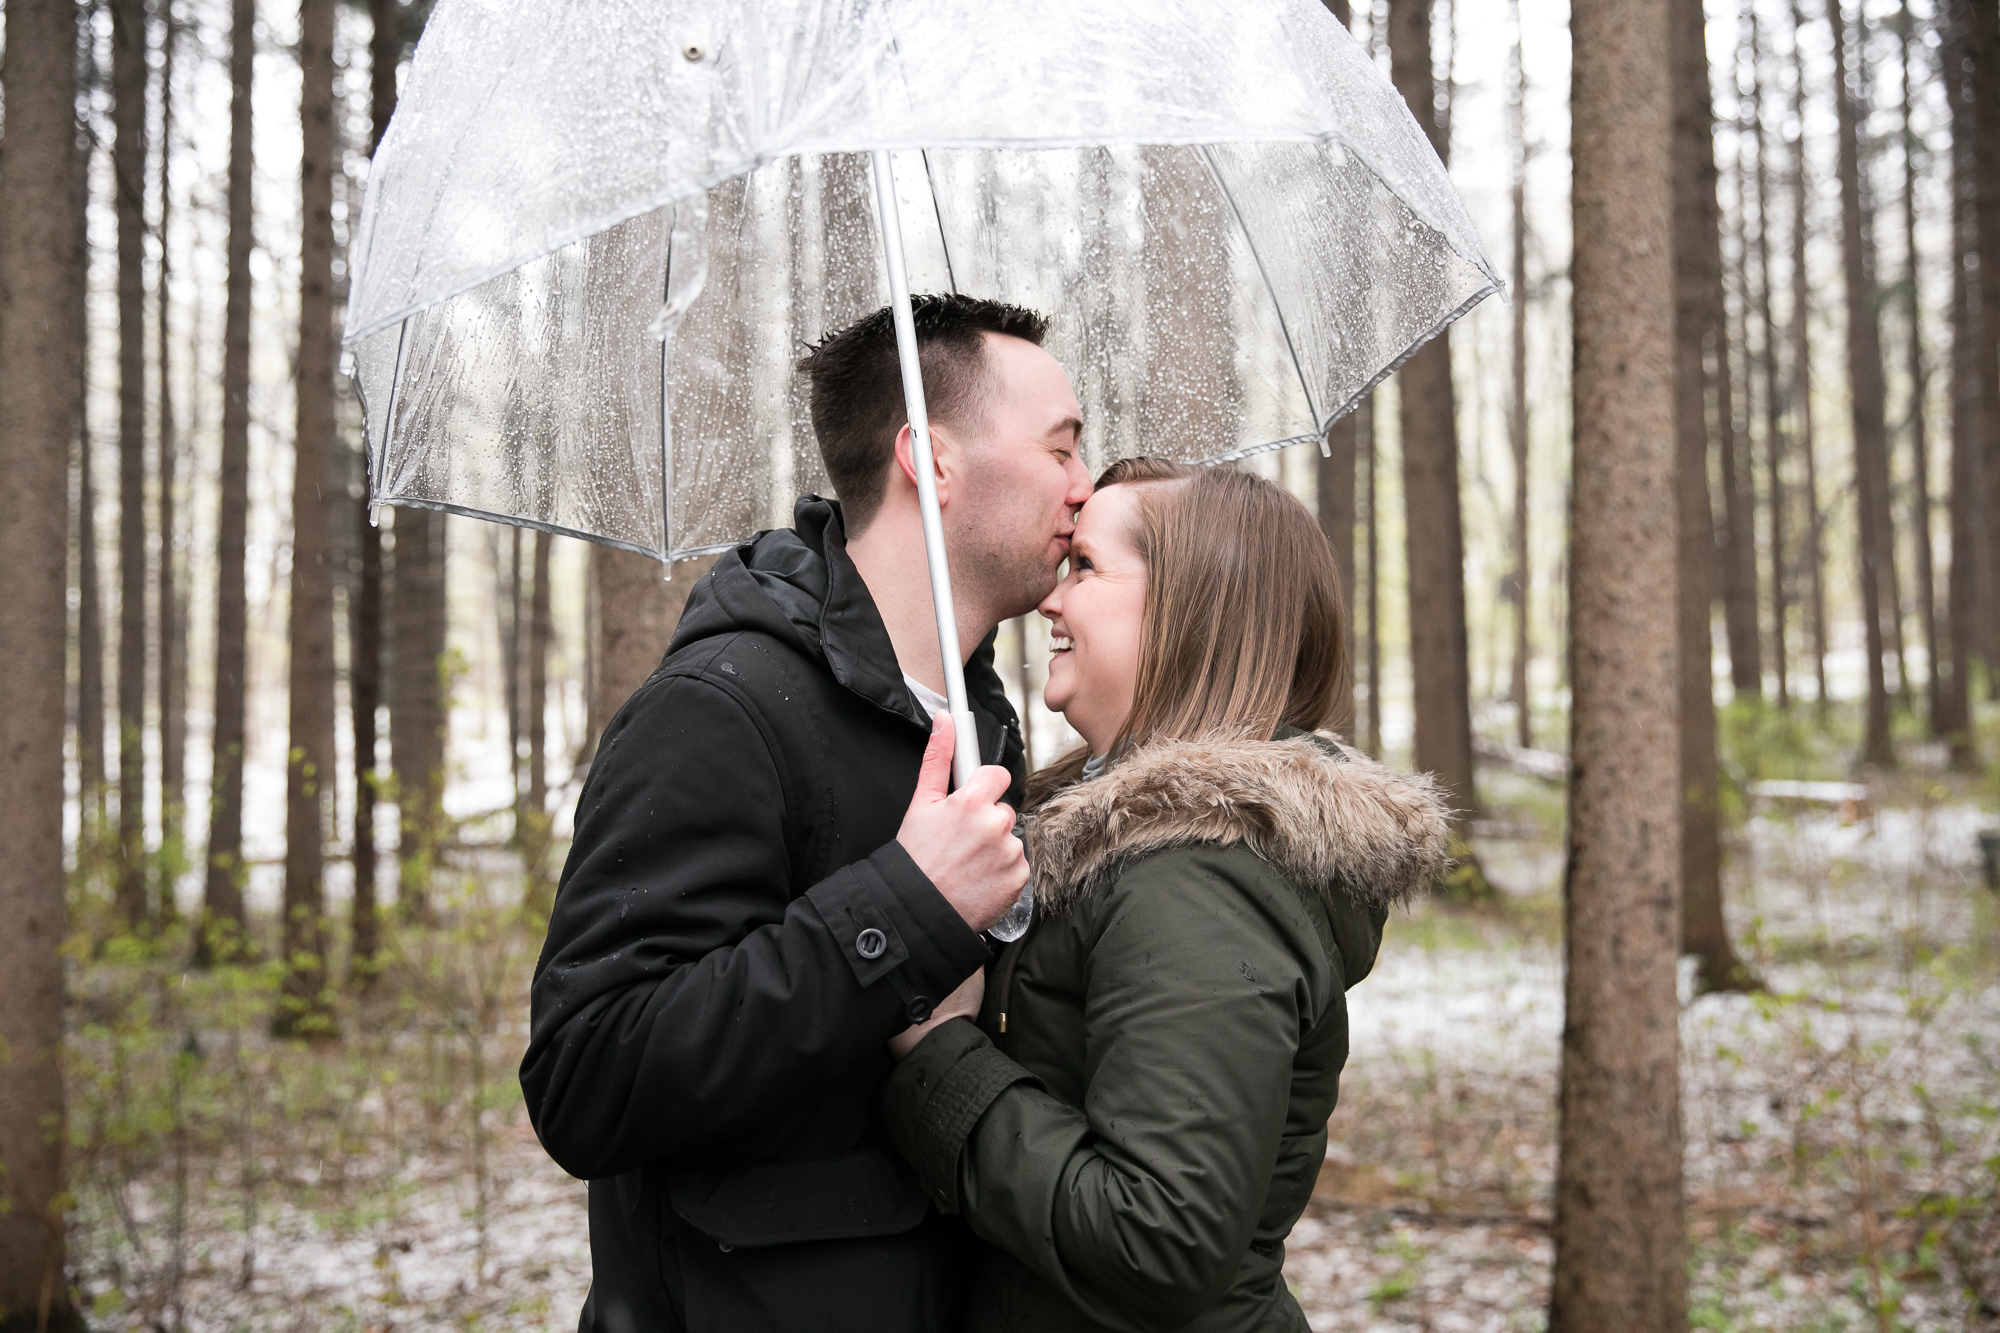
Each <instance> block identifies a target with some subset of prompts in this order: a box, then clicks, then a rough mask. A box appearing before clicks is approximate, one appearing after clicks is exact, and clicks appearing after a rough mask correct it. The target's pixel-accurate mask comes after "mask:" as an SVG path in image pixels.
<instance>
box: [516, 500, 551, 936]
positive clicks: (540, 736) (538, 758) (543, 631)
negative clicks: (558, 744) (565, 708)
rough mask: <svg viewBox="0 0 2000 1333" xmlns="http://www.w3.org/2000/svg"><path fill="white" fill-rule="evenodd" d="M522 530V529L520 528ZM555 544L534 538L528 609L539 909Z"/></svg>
mask: <svg viewBox="0 0 2000 1333" xmlns="http://www.w3.org/2000/svg"><path fill="white" fill-rule="evenodd" d="M517 531H518V529H517ZM553 541H554V539H553V538H551V537H550V536H549V534H548V533H546V532H537V533H536V534H535V551H534V556H533V561H534V575H535V589H534V593H533V595H532V596H531V598H530V601H529V607H528V701H527V708H526V712H527V714H528V807H527V808H528V836H527V840H526V843H525V848H524V849H525V852H526V855H527V862H528V882H529V884H530V885H531V887H532V888H533V891H534V894H535V900H536V903H537V905H541V904H542V903H544V901H553V900H552V899H549V898H548V896H547V895H546V894H545V892H544V890H543V886H544V885H547V886H548V887H550V888H553V887H554V886H553V884H551V883H550V882H549V864H548V862H549V776H548V762H549V761H548V720H547V712H548V699H549V641H550V640H551V639H552V638H554V637H555V623H554V618H553V607H552V605H551V602H550V598H549V593H550V588H549V554H550V553H549V547H550V545H551V543H552V542H553Z"/></svg>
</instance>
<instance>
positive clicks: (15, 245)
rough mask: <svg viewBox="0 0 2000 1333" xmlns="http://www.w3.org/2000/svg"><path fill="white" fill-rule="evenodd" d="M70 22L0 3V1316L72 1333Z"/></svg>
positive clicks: (40, 2) (73, 18) (33, 3)
mask: <svg viewBox="0 0 2000 1333" xmlns="http://www.w3.org/2000/svg"><path fill="white" fill-rule="evenodd" d="M77 13H78V11H77V8H76V6H75V5H74V4H72V3H70V2H69V0H8V4H7V9H6V48H5V49H6V57H5V64H4V66H0V82H4V85H5V88H6V97H7V129H6V134H5V135H4V137H0V366H4V367H5V368H6V371H5V373H4V374H0V495H5V496H6V499H7V503H6V505H5V506H4V507H0V569H5V570H6V571H7V581H8V587H7V596H6V597H4V598H0V674H4V676H5V679H6V681H7V706H6V707H5V708H0V846H4V847H5V848H6V855H5V856H0V915H4V918H5V920H6V922H7V928H6V930H4V931H0V1051H4V1052H5V1053H6V1055H5V1064H6V1068H5V1070H4V1072H0V1162H4V1163H5V1164H6V1178H5V1185H4V1191H5V1197H6V1200H7V1204H6V1206H5V1207H0V1311H4V1312H5V1316H6V1317H7V1319H8V1326H9V1327H10V1328H12V1327H19V1328H21V1329H24V1330H25V1329H34V1328H45V1329H57V1330H63V1331H64V1333H68V1331H69V1330H78V1331H79V1333H80V1331H81V1330H82V1328H83V1327H84V1325H83V1320H82V1318H81V1317H80V1315H79V1314H78V1312H77V1311H76V1310H74V1309H73V1308H71V1306H70V1302H69V1284H68V1279H67V1274H66V1273H65V1271H64V1265H65V1254H64V1248H65V1247H64V1240H63V1237H64V1230H65V1228H64V1211H65V1203H64V1200H65V1197H66V1193H65V1183H64V1180H63V1155H64V1154H63V1148H64V1144H65V1141H66V1139H65V1132H64V1130H65V1120H64V1115H65V1100H64V1095H63V1072H62V1041H63V956H62V946H63V940H64V937H65V936H66V935H67V933H68V922H67V912H66V908H65V903H64V899H63V846H62V823H63V753H62V739H63V688H64V673H63V655H64V637H65V635H64V630H65V627H66V622H67V620H68V616H69V611H68V599H67V597H66V595H65V590H64V586H63V585H64V562H63V560H61V559H60V558H51V553H59V552H62V551H64V550H66V549H67V543H68V540H69V532H68V526H69V525H68V514H69V448H70V439H71V436H72V432H73V431H74V430H75V426H76V422H75V412H76V400H77V376H78V367H79V360H78V356H77V340H76V337H75V334H74V331H73V330H72V329H71V328H70V327H69V325H70V322H71V320H72V319H74V318H75V316H76V304H77V303H76V287H75V282H76V277H75V274H76V268H77V266H78V264H79V262H80V256H79V254H78V253H77V250H76V242H77V220H76V208H77V199H76V195H75V193H74V192H73V189H72V185H73V179H74V173H75V172H76V170H77V168H78V162H77V152H76V125H77V121H76V110H77V108H76V63H77V62H76V42H77Z"/></svg>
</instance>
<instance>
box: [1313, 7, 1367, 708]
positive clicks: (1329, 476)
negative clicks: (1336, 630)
mask: <svg viewBox="0 0 2000 1333" xmlns="http://www.w3.org/2000/svg"><path fill="white" fill-rule="evenodd" d="M1326 7H1327V10H1328V11H1329V12H1330V13H1331V14H1332V15H1333V17H1334V20H1335V22H1337V23H1339V24H1340V26H1341V27H1343V28H1345V27H1349V26H1351V25H1352V24H1353V22H1354V14H1353V10H1352V8H1351V7H1350V5H1349V3H1348V0H1326ZM1357 425H1358V423H1357V422H1356V421H1355V414H1354V413H1352V412H1350V413H1348V414H1347V415H1346V416H1344V417H1342V418H1341V419H1340V420H1338V421H1336V422H1334V423H1333V424H1332V425H1331V426H1329V427H1327V431H1326V444H1325V447H1324V450H1323V451H1322V452H1321V454H1320V458H1319V476H1318V479H1317V480H1318V486H1317V492H1318V504H1319V526H1320V530H1321V531H1322V532H1324V533H1325V534H1326V539H1327V541H1328V542H1329V543H1331V544H1332V546H1333V558H1334V561H1335V563H1336V564H1338V565H1339V567H1340V594H1341V596H1340V604H1341V607H1342V608H1343V610H1345V612H1346V615H1345V617H1344V618H1343V619H1342V621H1341V625H1342V629H1343V631H1344V632H1345V634H1346V636H1347V644H1346V648H1347V653H1346V658H1347V662H1348V670H1347V672H1346V673H1345V675H1344V676H1343V677H1342V679H1341V681H1340V687H1339V691H1340V692H1339V694H1338V696H1337V697H1336V698H1335V701H1334V707H1333V724H1332V725H1333V728H1334V730H1336V731H1338V732H1340V733H1341V734H1342V735H1345V736H1348V737H1350V738H1351V737H1352V736H1353V735H1354V733H1355V718H1354V674H1355V673H1354V669H1353V663H1354V647H1355V642H1354V466H1355V445H1356V441H1357V436H1356V434H1355V429H1356V426H1357Z"/></svg>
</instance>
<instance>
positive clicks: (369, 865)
mask: <svg viewBox="0 0 2000 1333" xmlns="http://www.w3.org/2000/svg"><path fill="white" fill-rule="evenodd" d="M400 16H401V11H400V9H399V8H398V6H397V3H396V0H368V20H369V23H370V25H371V28H370V38H369V43H368V58H369V67H368V113H369V114H368V118H369V135H368V152H369V155H370V156H371V157H372V156H374V153H375V150H376V149H378V148H380V147H381V146H382V136H383V134H384V133H386V132H387V131H388V128H389V118H390V116H392V115H394V114H395V111H396V66H397V65H398V64H399V63H400V62H401V60H402V50H403V40H402V30H401V22H400ZM362 462H363V465H364V475H365V471H366V466H365V465H366V462H367V459H366V456H365V453H364V456H363V459H362ZM369 499H370V497H369V496H367V495H365V494H364V495H363V496H362V497H361V500H360V502H359V503H358V504H357V505H356V506H355V511H354V519H355V525H354V535H355V542H354V582H353V586H352V587H351V588H350V589H349V592H348V598H347V653H348V665H347V699H348V721H349V725H350V727H351V728H352V730H353V735H354V831H353V834H352V836H351V840H352V842H353V844H354V898H353V901H352V903H351V904H350V907H349V916H348V922H349V926H348V931H349V935H350V944H349V948H350V949H351V950H352V959H353V961H352V962H351V964H350V965H349V968H348V976H349V978H350V980H351V981H353V982H354V983H356V984H358V985H360V986H362V987H366V986H368V985H370V984H372V982H373V981H374V978H375V973H376V969H377V958H378V955H379V954H380V952H381V948H382V924H381V910H380V904H379V894H378V892H377V888H376V882H375V871H376V855H375V802H376V798H377V796H378V794H379V792H380V790H381V778H380V774H379V772H378V771H377V769H376V765H375V749H376V744H377V742H378V741H379V740H380V739H381V733H380V731H379V730H378V728H377V725H376V713H377V712H378V711H380V709H381V707H382V530H381V529H380V528H379V527H377V526H376V525H375V521H374V516H373V514H372V513H371V507H370V504H369Z"/></svg>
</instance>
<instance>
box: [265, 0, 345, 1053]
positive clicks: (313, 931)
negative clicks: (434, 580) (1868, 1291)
mask: <svg viewBox="0 0 2000 1333" xmlns="http://www.w3.org/2000/svg"><path fill="white" fill-rule="evenodd" d="M334 3H335V0H301V3H300V5H299V75H300V89H299V217H300V227H299V358H298V393H297V399H298V419H297V427H296V431H295V435H294V439H295V445H294V452H295V462H294V464H293V473H292V587H291V647H292V651H291V674H290V684H291V689H290V695H291V705H290V738H291V739H290V745H289V747H288V751H287V758H286V763H285V900H284V912H285V920H284V951H285V981H284V991H283V995H282V997H281V1000H280V1003H279V1006H278V1009H277V1011H276V1013H275V1014H274V1015H273V1017H272V1029H273V1031H275V1032H276V1033H278V1034H279V1035H282V1036H326V1035H329V1034H330V1033H331V1030H332V1023H333V1015H332V1010H331V1006H330V1004H329V999H328V993H327V985H328V983H327V960H326V948H327V931H326V884H325V873H326V865H325V844H326V840H327V837H328V835H329V834H330V832H331V830H332V819H331V817H330V816H331V814H332V807H333V777H334V771H335V770H334V743H333V726H334V721H333V712H334V706H333V561H332V554H333V553H332V550H331V549H330V545H331V543H330V540H329V539H330V536H331V533H330V531H329V523H328V514H329V511H330V510H331V509H332V506H331V505H330V504H329V503H328V496H327V492H328V490H329V488H330V485H331V481H332V477H333V443H334V435H335V432H336V425H335V420H334V401H333V394H334V383H333V376H334V361H335V352H334V332H333V173H334V172H335V171H336V170H338V169H339V161H340V159H339V152H340V140H339V135H338V132H337V130H336V129H335V126H334V120H333V83H334V78H335V73H334V64H333V24H334Z"/></svg>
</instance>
